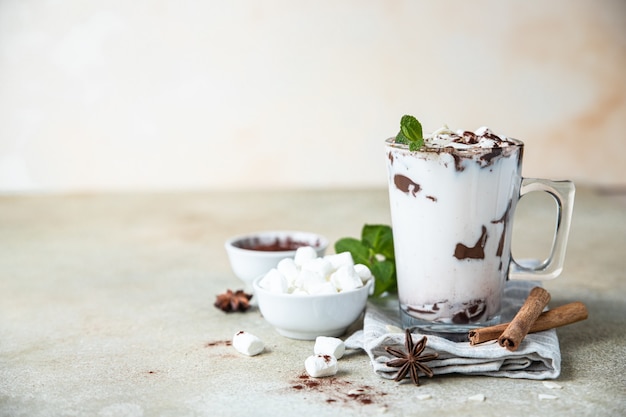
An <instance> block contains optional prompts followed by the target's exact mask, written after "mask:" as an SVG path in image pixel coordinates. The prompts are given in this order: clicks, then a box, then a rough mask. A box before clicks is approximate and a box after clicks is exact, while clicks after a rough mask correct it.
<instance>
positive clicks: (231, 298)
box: [213, 290, 252, 313]
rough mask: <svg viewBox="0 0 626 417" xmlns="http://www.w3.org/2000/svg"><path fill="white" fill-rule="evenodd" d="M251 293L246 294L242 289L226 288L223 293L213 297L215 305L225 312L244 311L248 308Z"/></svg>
mask: <svg viewBox="0 0 626 417" xmlns="http://www.w3.org/2000/svg"><path fill="white" fill-rule="evenodd" d="M251 298H252V294H246V293H245V292H244V291H243V290H237V291H235V292H233V291H232V290H226V292H225V293H224V294H220V295H218V296H217V297H216V299H215V304H213V305H214V306H215V307H217V308H219V309H220V310H222V311H225V312H226V313H230V312H232V311H246V310H247V309H249V308H250V299H251Z"/></svg>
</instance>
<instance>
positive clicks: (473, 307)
mask: <svg viewBox="0 0 626 417" xmlns="http://www.w3.org/2000/svg"><path fill="white" fill-rule="evenodd" d="M463 304H465V306H466V307H465V308H464V309H463V310H462V311H459V312H458V313H456V314H455V315H454V316H452V323H455V324H467V323H471V322H474V321H478V320H479V319H480V318H481V317H482V316H483V314H485V312H486V311H487V304H486V303H485V300H472V301H469V302H467V303H463Z"/></svg>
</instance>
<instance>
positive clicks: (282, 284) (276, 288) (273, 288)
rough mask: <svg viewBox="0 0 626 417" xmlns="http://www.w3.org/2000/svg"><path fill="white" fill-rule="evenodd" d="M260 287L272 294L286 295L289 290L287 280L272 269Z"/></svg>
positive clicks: (276, 270)
mask: <svg viewBox="0 0 626 417" xmlns="http://www.w3.org/2000/svg"><path fill="white" fill-rule="evenodd" d="M259 285H260V286H261V287H263V288H265V289H266V290H268V291H270V292H274V293H281V294H282V293H286V292H287V291H288V289H289V283H288V282H287V278H285V276H284V275H283V274H281V273H280V272H279V271H278V269H276V268H272V269H270V270H269V272H268V273H267V274H265V276H264V277H263V279H262V280H261V282H259Z"/></svg>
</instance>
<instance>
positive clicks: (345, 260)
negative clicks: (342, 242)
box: [324, 252, 354, 269]
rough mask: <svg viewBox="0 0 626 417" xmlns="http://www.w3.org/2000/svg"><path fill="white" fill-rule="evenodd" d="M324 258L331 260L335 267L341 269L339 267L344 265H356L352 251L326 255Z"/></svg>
mask: <svg viewBox="0 0 626 417" xmlns="http://www.w3.org/2000/svg"><path fill="white" fill-rule="evenodd" d="M324 259H326V260H327V261H329V262H330V264H331V265H332V266H333V268H334V269H339V267H341V266H344V265H347V266H353V265H354V260H353V259H352V254H351V253H350V252H341V253H336V254H334V255H326V256H324Z"/></svg>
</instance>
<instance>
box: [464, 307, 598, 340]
mask: <svg viewBox="0 0 626 417" xmlns="http://www.w3.org/2000/svg"><path fill="white" fill-rule="evenodd" d="M587 316H588V312H587V307H585V305H584V304H583V303H581V302H580V301H576V302H573V303H569V304H565V305H562V306H560V307H556V308H554V309H552V310H549V311H546V312H545V313H541V315H540V316H539V317H538V318H537V320H535V322H534V323H533V325H532V326H530V330H529V331H528V333H536V332H542V331H544V330H549V329H554V328H557V327H561V326H566V325H568V324H572V323H576V322H578V321H582V320H585V319H587ZM508 326H509V323H502V324H497V325H495V326H489V327H483V328H481V329H473V330H471V331H470V332H469V340H470V345H477V344H479V343H484V342H488V341H490V340H495V339H497V338H499V337H500V335H501V334H502V333H503V332H504V330H506V328H507V327H508Z"/></svg>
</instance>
